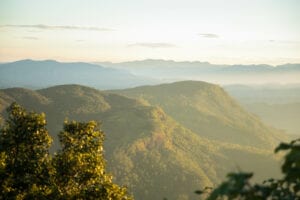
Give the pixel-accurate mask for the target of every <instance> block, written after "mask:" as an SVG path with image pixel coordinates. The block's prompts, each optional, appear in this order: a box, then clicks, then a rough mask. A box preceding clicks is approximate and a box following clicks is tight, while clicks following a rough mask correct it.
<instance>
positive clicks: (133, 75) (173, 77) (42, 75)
mask: <svg viewBox="0 0 300 200" xmlns="http://www.w3.org/2000/svg"><path fill="white" fill-rule="evenodd" d="M299 77H300V64H285V65H279V66H270V65H215V64H210V63H208V62H175V61H168V60H143V61H132V62H123V63H108V62H106V63H94V64H91V63H83V62H74V63H63V62H57V61H54V60H44V61H34V60H20V61H16V62H11V63H0V88H10V87H26V88H31V89H41V88H46V87H51V86H55V85H63V84H79V85H85V86H89V87H94V88H97V89H101V90H106V89H124V88H129V87H136V86H142V85H154V84H159V83H167V82H175V81H183V80H198V81H206V82H211V83H216V84H221V85H224V84H241V83H242V84H264V83H298V84H299V83H300V79H299Z"/></svg>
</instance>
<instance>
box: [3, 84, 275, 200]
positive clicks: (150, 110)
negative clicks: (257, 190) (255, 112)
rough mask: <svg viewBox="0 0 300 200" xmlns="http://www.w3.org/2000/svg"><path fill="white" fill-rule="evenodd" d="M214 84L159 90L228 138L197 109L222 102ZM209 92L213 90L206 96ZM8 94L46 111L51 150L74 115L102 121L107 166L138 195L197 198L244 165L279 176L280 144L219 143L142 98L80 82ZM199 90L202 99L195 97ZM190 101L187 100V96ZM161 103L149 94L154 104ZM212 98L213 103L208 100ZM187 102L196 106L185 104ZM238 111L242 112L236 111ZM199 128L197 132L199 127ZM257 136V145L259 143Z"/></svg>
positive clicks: (6, 100)
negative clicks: (276, 149)
mask: <svg viewBox="0 0 300 200" xmlns="http://www.w3.org/2000/svg"><path fill="white" fill-rule="evenodd" d="M210 85H211V84H205V83H199V82H194V84H191V82H186V83H184V82H180V83H177V84H174V87H171V88H170V87H169V86H172V84H170V85H166V86H164V85H162V88H164V91H161V92H159V91H158V92H157V97H162V98H164V99H165V98H166V104H167V105H172V106H173V108H172V110H173V111H174V113H175V112H177V113H178V115H182V117H184V116H186V117H187V118H186V119H187V120H186V122H188V121H190V124H195V125H197V127H198V128H199V127H204V126H206V127H210V128H211V129H214V130H216V129H218V130H220V134H219V136H220V137H221V136H224V134H222V131H224V130H225V129H222V128H220V127H219V126H217V123H218V121H215V122H214V123H212V124H211V125H209V124H207V125H205V124H200V123H198V122H199V121H197V120H198V119H201V118H202V119H203V120H207V121H209V120H210V118H207V117H205V116H204V115H203V116H201V115H199V117H197V116H198V114H199V112H197V113H198V114H197V113H195V114H194V115H193V113H192V110H196V109H195V108H194V107H193V105H196V104H197V102H198V103H199V106H197V107H202V108H203V109H206V110H210V109H211V108H212V106H213V105H214V104H215V103H214V102H215V101H217V98H216V99H215V100H214V101H212V99H213V98H212V96H213V95H214V93H213V92H211V93H210V92H209V91H213V90H210V87H207V86H210ZM180 86H182V87H180ZM211 86H213V85H211ZM213 87H214V86H213ZM213 87H212V89H213ZM151 88H152V87H150V89H151ZM206 88H207V89H206ZM171 89H172V90H171ZM179 89H180V90H179ZM158 90H160V89H159V88H158ZM201 90H204V91H206V92H202V93H201ZM1 91H2V93H3V95H2V94H1V93H0V110H1V108H4V107H7V106H6V105H9V104H10V102H12V101H17V102H19V103H21V104H22V105H24V106H25V107H26V108H28V109H30V110H34V111H37V112H41V111H43V112H45V113H46V115H47V128H48V130H49V132H50V134H52V135H51V136H52V137H53V138H54V142H53V145H52V147H51V148H52V150H53V151H56V150H57V149H58V148H59V147H60V145H59V139H58V137H57V135H58V134H56V133H59V132H60V131H61V122H62V121H63V120H64V119H65V118H66V117H67V118H68V119H70V121H71V120H76V121H90V120H96V121H101V129H103V131H104V132H105V133H106V137H105V141H104V147H105V148H104V149H105V158H106V159H107V169H108V171H109V172H111V173H112V174H113V177H114V178H115V179H114V180H115V182H116V183H118V184H120V185H126V186H127V187H128V190H129V191H130V192H131V193H133V195H134V197H135V198H136V199H143V200H152V199H162V198H163V197H168V199H174V200H175V199H176V200H179V199H186V198H187V197H188V198H189V199H194V198H195V194H193V191H194V190H195V189H196V188H199V187H202V186H213V185H216V184H217V183H219V182H220V180H223V178H224V177H225V176H226V173H227V172H228V171H229V170H231V169H233V168H236V167H237V166H238V167H239V168H241V169H243V170H246V171H254V173H255V175H256V176H255V177H254V178H257V179H260V180H264V179H266V178H268V177H278V175H279V171H280V170H277V169H275V168H274V169H275V170H274V169H273V166H274V165H276V164H277V163H278V162H277V160H276V159H274V156H273V155H272V150H273V148H272V149H271V148H270V149H267V150H266V149H261V148H255V147H249V146H245V145H240V144H241V143H239V144H233V143H225V142H224V141H226V140H222V141H220V140H221V139H219V141H214V140H210V139H207V138H204V137H202V136H200V134H196V133H195V132H193V131H191V128H192V127H190V126H187V125H188V124H183V123H178V120H173V119H172V118H171V117H170V115H168V112H167V111H168V110H167V109H166V108H168V107H166V108H165V107H163V106H160V107H157V106H151V105H146V106H145V105H143V104H141V103H140V102H139V101H137V100H135V99H130V98H127V97H125V96H121V95H118V94H112V93H110V92H108V91H98V90H95V89H92V88H88V87H84V86H78V85H64V86H56V87H52V88H47V89H43V90H37V91H32V90H26V89H18V90H15V89H6V90H0V92H1ZM171 91H172V95H171V94H170V92H171ZM217 91H219V90H217ZM139 92H141V93H143V92H144V94H145V95H147V93H148V92H147V90H141V91H139ZM198 92H199V95H200V96H199V97H195V99H190V97H191V98H192V97H193V95H195V94H196V93H198ZM208 94H210V95H208ZM201 95H203V96H201ZM30 96H31V98H30ZM149 96H151V95H150V94H149ZM153 96H154V95H153ZM221 96H222V94H221ZM208 97H209V98H208ZM155 98H156V97H155ZM167 98H168V99H167ZM145 99H146V98H145ZM164 99H162V100H161V102H163V100H164ZM179 99H180V100H179ZM184 99H186V101H181V100H184ZM33 100H35V101H33ZM169 100H170V101H169ZM200 100H201V102H200ZM153 101H154V100H153ZM153 101H152V100H150V97H149V102H150V103H153ZM205 101H207V104H204V102H205ZM2 102H3V103H2ZM172 102H173V103H172ZM181 102H182V104H180V103H181ZM184 103H187V105H188V106H185V107H184ZM210 103H211V104H210ZM219 104H220V106H216V107H215V108H216V109H218V108H220V109H221V108H222V107H221V104H222V105H223V104H225V102H224V100H223V99H219ZM187 107H190V108H189V109H188V108H187ZM187 109H188V110H187ZM229 110H230V107H229ZM186 111H189V112H186ZM166 112H167V113H166ZM1 114H2V117H3V118H5V115H4V114H3V113H1ZM223 114H224V113H223ZM223 114H222V115H223ZM231 114H232V115H236V114H235V113H234V112H232V113H231ZM228 115H230V114H228ZM174 116H175V115H174ZM174 116H172V117H174ZM238 117H239V115H238V116H237V119H236V120H235V122H239V121H243V119H241V120H239V119H238ZM174 118H175V117H174ZM202 125H203V126H202ZM249 126H251V125H249ZM249 126H248V127H249ZM197 127H195V128H194V129H195V130H198V128H197ZM226 130H228V129H226ZM198 131H199V133H201V134H202V133H205V134H210V133H213V132H212V131H205V130H200V129H199V130H198ZM228 132H229V131H226V133H228ZM197 133H198V132H197ZM243 133H244V132H243ZM251 134H252V132H251ZM239 135H240V138H242V137H244V135H243V134H239ZM225 137H226V138H228V139H233V137H229V136H225ZM268 139H269V138H266V139H265V140H266V141H268ZM238 141H240V140H238ZM255 141H256V142H255V144H257V140H255ZM53 146H54V147H53ZM253 163H254V164H253ZM256 163H260V164H259V165H257V164H256ZM266 169H267V170H266ZM178 172H182V173H178ZM57 188H58V187H57ZM145 188H146V189H145ZM57 190H58V189H57Z"/></svg>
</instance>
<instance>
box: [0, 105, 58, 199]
mask: <svg viewBox="0 0 300 200" xmlns="http://www.w3.org/2000/svg"><path fill="white" fill-rule="evenodd" d="M7 111H8V119H7V120H6V124H5V125H4V127H2V128H1V130H0V183H1V184H0V195H1V196H0V199H45V198H46V197H47V196H48V195H49V194H50V193H51V187H50V175H51V169H50V167H49V166H50V165H49V161H50V157H49V151H48V150H49V147H50V144H51V141H52V140H51V138H50V136H49V134H48V131H47V129H46V127H45V126H46V120H45V115H44V114H43V113H42V114H36V113H33V112H29V113H28V112H26V110H25V109H23V108H22V107H21V106H19V105H17V104H16V103H13V104H12V105H11V106H10V107H9V108H8V109H7Z"/></svg>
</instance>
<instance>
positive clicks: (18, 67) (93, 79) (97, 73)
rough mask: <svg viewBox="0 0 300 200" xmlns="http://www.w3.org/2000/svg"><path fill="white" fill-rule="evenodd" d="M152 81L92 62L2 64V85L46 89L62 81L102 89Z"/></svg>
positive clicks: (0, 84)
mask: <svg viewBox="0 0 300 200" xmlns="http://www.w3.org/2000/svg"><path fill="white" fill-rule="evenodd" d="M150 83H152V81H151V80H149V79H148V80H147V79H144V78H139V77H137V76H134V75H132V74H130V73H129V72H128V71H126V70H125V69H112V68H105V67H101V66H99V65H93V64H89V63H82V62H77V63H61V62H57V61H53V60H45V61H33V60H21V61H17V62H12V63H4V64H0V88H8V87H27V88H35V89H36V88H45V87H49V86H54V85H61V84H82V85H87V86H90V87H96V88H100V89H112V88H126V87H132V86H137V85H144V84H150Z"/></svg>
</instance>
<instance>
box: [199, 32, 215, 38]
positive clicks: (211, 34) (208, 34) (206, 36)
mask: <svg viewBox="0 0 300 200" xmlns="http://www.w3.org/2000/svg"><path fill="white" fill-rule="evenodd" d="M198 35H200V36H201V37H204V38H219V37H220V36H219V35H217V34H213V33H199V34H198Z"/></svg>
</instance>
